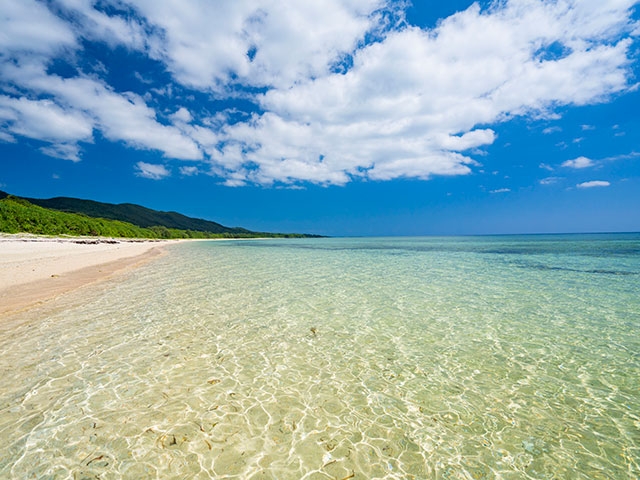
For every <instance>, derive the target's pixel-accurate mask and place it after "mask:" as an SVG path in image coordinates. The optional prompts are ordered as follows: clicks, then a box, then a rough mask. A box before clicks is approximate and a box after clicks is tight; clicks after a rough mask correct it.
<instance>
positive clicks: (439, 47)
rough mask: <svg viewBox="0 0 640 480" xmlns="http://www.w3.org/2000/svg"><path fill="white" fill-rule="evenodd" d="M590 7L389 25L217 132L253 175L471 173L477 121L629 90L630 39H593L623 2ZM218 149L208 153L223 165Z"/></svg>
mask: <svg viewBox="0 0 640 480" xmlns="http://www.w3.org/2000/svg"><path fill="white" fill-rule="evenodd" d="M589 5H590V8H586V7H584V6H583V5H582V6H579V5H577V4H576V3H574V2H570V3H567V2H559V3H548V2H538V1H536V2H529V1H520V2H515V1H512V2H506V3H504V4H502V3H500V4H496V5H495V6H494V8H492V10H491V11H490V12H488V13H483V12H481V11H480V9H479V7H477V5H476V6H473V7H471V8H469V9H468V10H467V11H465V12H461V13H459V14H457V15H455V16H453V17H450V18H449V19H446V20H445V21H443V22H442V23H441V24H440V25H439V27H437V29H435V30H433V31H424V30H420V29H418V28H412V27H410V28H405V29H403V30H400V31H395V32H392V33H390V34H389V35H388V36H387V37H386V38H385V39H384V41H382V42H379V43H374V44H371V45H368V46H366V47H364V48H362V49H360V50H358V51H357V52H355V55H354V58H353V68H351V69H350V70H349V71H348V72H346V73H345V74H332V75H326V76H324V77H320V78H316V79H312V80H310V81H307V82H301V83H298V84H295V85H294V86H292V87H291V88H288V89H277V88H274V89H271V90H269V91H268V92H266V93H265V94H264V95H263V96H262V97H260V102H261V106H262V107H263V108H264V109H265V110H266V111H267V113H265V114H264V115H263V116H261V117H254V118H253V119H252V120H251V121H250V122H247V123H244V124H236V125H234V126H232V127H228V128H226V129H225V130H224V131H223V134H224V135H226V138H227V139H228V140H229V141H232V142H236V143H239V144H240V146H241V147H240V148H239V149H235V150H234V151H233V162H231V163H233V164H235V165H239V166H240V167H239V168H237V169H235V170H234V171H236V172H240V171H241V170H242V165H244V164H247V163H251V164H252V165H254V166H255V165H257V166H258V167H259V168H258V169H257V170H256V169H255V167H254V168H253V169H252V170H251V171H249V172H247V176H246V179H247V180H249V181H258V182H261V183H271V182H273V181H278V180H279V181H284V182H289V181H295V180H306V181H315V182H318V183H337V184H341V183H345V182H347V181H349V180H350V178H352V177H359V176H362V177H368V178H372V179H380V180H383V179H391V178H397V177H418V178H429V177H430V176H432V175H461V174H467V173H469V172H470V171H471V170H470V166H472V165H474V164H475V162H474V160H473V159H472V158H471V157H470V156H469V155H468V154H465V153H464V151H465V150H467V149H470V148H473V147H480V146H483V145H489V144H491V143H492V142H493V141H494V139H495V134H494V132H493V131H492V130H491V129H488V128H483V129H478V128H477V126H478V125H490V124H494V123H496V122H501V121H505V120H507V119H509V118H510V117H512V116H514V115H527V114H531V113H535V114H536V115H550V116H552V115H551V114H552V112H551V109H552V108H554V107H555V106H557V105H570V104H577V105H581V104H585V103H589V102H597V101H601V100H602V99H603V98H604V97H606V96H607V95H610V94H612V93H615V92H618V91H621V90H623V89H624V88H625V87H626V85H627V73H628V72H627V70H626V67H627V65H628V62H629V60H628V58H627V52H628V49H629V45H630V44H629V42H628V41H626V40H622V41H619V42H617V43H615V42H612V43H603V44H598V41H599V40H602V39H604V38H605V37H606V38H607V39H608V38H609V37H608V36H607V35H609V34H610V32H612V31H613V30H614V28H622V27H621V26H620V25H625V24H626V23H625V22H626V21H627V16H626V15H627V11H626V8H627V7H629V6H630V3H629V2H626V3H625V4H623V3H618V4H617V5H618V6H617V7H616V8H613V7H611V6H607V7H603V6H601V5H600V4H595V3H591V4H589ZM570 6H571V8H569V7H570ZM599 15H603V18H608V19H609V22H610V23H609V24H608V27H609V30H607V29H603V25H604V23H602V18H599ZM557 42H560V43H562V44H564V45H566V47H567V49H568V53H567V54H566V55H565V56H564V57H562V58H559V59H551V60H541V59H540V57H539V56H538V52H539V50H540V49H541V47H544V46H548V45H551V44H555V43H557ZM239 151H240V152H241V153H238V152H239ZM225 153H226V150H222V155H220V156H219V157H216V158H214V161H215V162H218V163H219V164H225V162H226V159H225V156H226V155H225ZM224 166H225V167H227V168H228V167H229V166H228V165H224Z"/></svg>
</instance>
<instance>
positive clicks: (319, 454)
mask: <svg viewBox="0 0 640 480" xmlns="http://www.w3.org/2000/svg"><path fill="white" fill-rule="evenodd" d="M639 327H640V236H639V235H594V236H546V237H545V236H525V237H468V238H388V239H379V238H378V239H313V240H277V241H268V240H260V241H242V242H196V243H188V244H180V245H176V246H173V247H170V254H169V255H167V256H165V257H163V258H162V259H160V260H158V261H155V262H154V263H152V264H149V265H147V266H145V267H143V268H141V269H139V270H136V271H134V272H132V273H130V274H128V275H127V277H126V278H124V279H120V280H119V281H118V282H113V283H110V284H103V285H102V286H100V287H99V288H96V287H94V288H91V289H83V290H79V291H77V292H75V293H73V294H70V295H67V296H65V297H63V298H62V299H60V300H59V301H57V302H55V303H54V304H48V305H46V306H44V307H42V308H39V309H35V310H31V311H29V312H27V313H22V314H20V315H18V316H17V317H15V318H12V319H8V320H4V321H3V322H2V323H1V324H0V478H16V479H26V478H38V479H43V478H56V479H57V478H73V479H90V478H91V479H93V478H100V479H118V478H131V479H137V478H161V479H172V478H176V479H178V478H185V479H186V478H197V479H208V478H230V479H231V478H234V479H235V478H237V479H244V478H253V479H262V478H265V479H268V478H278V479H298V478H307V479H330V478H337V479H349V478H354V479H370V478H436V479H440V478H442V479H445V478H457V479H470V478H487V479H489V478H504V479H520V478H535V479H551V478H554V479H565V478H566V479H618V478H619V479H627V478H638V477H639V476H640V467H639V463H640V335H639Z"/></svg>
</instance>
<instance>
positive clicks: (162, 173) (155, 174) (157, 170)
mask: <svg viewBox="0 0 640 480" xmlns="http://www.w3.org/2000/svg"><path fill="white" fill-rule="evenodd" d="M135 171H136V175H137V176H139V177H142V178H149V179H151V180H161V179H163V178H166V177H168V176H170V175H171V172H170V171H169V170H167V168H166V167H165V166H164V165H156V164H153V163H146V162H138V163H136V168H135Z"/></svg>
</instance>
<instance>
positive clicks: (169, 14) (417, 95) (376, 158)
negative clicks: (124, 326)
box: [0, 0, 637, 185]
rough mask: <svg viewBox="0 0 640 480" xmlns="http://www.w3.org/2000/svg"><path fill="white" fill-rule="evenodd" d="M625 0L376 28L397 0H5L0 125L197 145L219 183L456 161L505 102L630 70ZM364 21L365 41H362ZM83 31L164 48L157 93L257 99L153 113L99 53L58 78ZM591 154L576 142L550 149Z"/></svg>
mask: <svg viewBox="0 0 640 480" xmlns="http://www.w3.org/2000/svg"><path fill="white" fill-rule="evenodd" d="M636 3H637V2H636V1H635V0H613V1H608V2H597V1H584V0H557V1H555V0H554V1H551V0H503V1H495V2H493V3H492V4H491V5H490V6H489V7H488V8H486V9H485V10H482V9H481V8H480V6H479V5H478V4H474V5H472V6H471V7H470V8H468V9H467V10H465V11H463V12H459V13H458V14H456V15H454V16H452V17H449V18H447V19H445V20H443V21H442V22H440V23H439V24H438V26H437V27H436V28H434V29H432V30H424V29H420V28H417V27H412V26H407V25H406V24H399V25H394V26H393V28H390V27H389V25H387V23H386V22H387V20H385V18H388V17H385V15H382V14H380V9H387V10H392V9H394V8H396V9H397V8H400V6H402V5H403V2H391V1H389V0H309V1H306V2H294V1H287V2H282V1H277V0H251V1H249V0H236V1H219V2H210V1H207V0H190V1H177V0H118V1H108V2H106V3H104V2H100V3H99V4H98V3H96V2H95V1H92V0H59V1H57V2H55V3H43V2H35V1H34V0H23V1H21V2H2V3H0V32H2V33H0V52H8V54H9V55H10V56H9V57H5V56H2V55H1V54H0V82H2V83H3V84H11V85H13V86H19V93H15V94H13V95H12V94H8V93H7V92H8V90H6V89H5V95H6V96H5V97H3V98H4V104H0V139H5V140H9V141H10V140H11V139H14V137H15V136H17V135H18V136H30V137H31V138H37V139H40V140H46V141H49V142H51V143H52V146H50V147H45V150H46V151H48V152H49V153H48V154H53V153H56V154H57V156H63V157H64V152H65V151H66V152H67V155H66V157H65V158H72V159H74V158H77V157H78V155H79V153H78V152H79V150H78V147H77V142H80V141H91V139H92V132H93V130H99V131H100V132H101V134H102V136H104V137H105V138H107V139H109V140H111V141H122V142H124V143H126V144H127V145H129V146H131V147H133V148H138V149H146V150H157V151H160V152H162V153H163V154H164V156H165V157H167V158H175V159H182V160H203V158H205V156H206V159H207V160H208V161H209V162H210V164H211V165H210V170H211V172H212V173H213V174H215V175H219V176H221V177H222V178H223V180H225V181H226V183H227V184H229V185H242V184H246V183H259V184H273V183H279V182H281V183H285V184H295V183H296V182H313V183H319V184H345V183H347V182H349V181H351V180H352V179H354V178H368V179H373V180H388V179H393V178H399V177H415V178H422V179H428V178H430V177H432V176H434V175H465V174H469V173H471V172H472V169H473V167H476V166H479V163H478V162H477V161H476V160H475V159H474V157H475V156H480V155H482V154H483V153H484V150H483V149H484V148H485V147H487V146H488V145H491V144H492V143H494V142H495V140H496V133H495V131H494V128H492V126H493V125H495V124H497V123H499V122H505V121H509V119H511V118H513V117H514V116H531V117H534V118H546V119H555V118H558V117H559V116H558V114H557V113H556V112H555V111H554V110H555V109H556V108H557V107H559V106H566V105H584V104H590V103H596V102H602V101H606V100H607V99H608V98H610V96H612V95H614V94H617V93H620V92H624V91H625V90H626V89H628V88H629V87H630V85H629V79H630V75H631V72H630V64H631V60H630V49H631V41H630V39H629V35H630V33H631V32H632V31H633V30H634V29H636V30H637V25H635V24H634V23H633V21H632V20H631V14H630V11H631V9H632V8H633V7H634V5H635V4H636ZM47 5H50V6H51V8H54V7H60V8H62V9H63V11H64V15H63V16H62V17H57V16H55V15H53V14H52V13H51V10H49V9H48V8H47ZM105 5H107V6H108V7H110V10H109V11H110V13H109V14H107V13H105V12H106V10H105V9H101V8H100V7H101V6H102V7H104V6H105ZM117 10H123V11H125V12H126V13H125V14H114V13H113V11H117ZM63 17H64V18H65V19H66V20H62V18H63ZM5 32H9V34H5ZM368 36H373V37H375V38H376V41H375V42H370V43H368V44H366V43H365V39H367V38H369V37H368ZM82 39H88V40H100V41H104V42H106V45H107V47H108V48H114V47H115V46H125V47H126V48H128V49H130V50H136V51H137V53H136V54H140V55H147V56H148V57H150V58H151V59H153V60H159V61H160V62H162V63H164V67H165V68H166V70H167V71H168V72H169V73H170V74H171V75H172V76H173V79H174V80H175V81H176V82H178V83H179V84H181V86H176V87H174V86H172V85H171V84H167V85H162V89H158V88H155V89H154V88H151V86H149V91H150V92H154V94H155V95H164V97H165V98H164V99H163V100H165V101H168V100H172V99H173V98H178V96H179V94H177V93H176V92H178V91H179V90H180V89H183V88H186V89H195V90H198V91H200V92H204V93H206V94H208V95H210V94H213V96H214V98H216V99H225V98H228V97H227V95H241V96H244V98H246V99H247V100H249V101H253V102H255V103H256V104H258V106H259V107H260V109H259V111H260V112H261V113H260V114H257V113H256V114H253V115H252V116H250V117H245V118H244V119H243V120H242V121H240V122H237V119H238V117H235V120H234V121H231V120H230V119H231V115H227V114H220V115H217V116H216V117H215V118H212V119H199V118H194V115H192V113H191V112H190V111H189V110H187V108H185V107H183V106H182V105H188V104H186V103H182V102H181V103H182V105H174V106H173V107H172V110H171V111H173V112H174V113H173V114H172V115H169V120H170V121H172V122H173V124H169V125H167V124H164V123H162V122H161V121H159V120H158V115H157V114H156V111H155V110H154V108H152V106H151V105H153V103H151V100H152V98H153V97H152V94H149V96H144V97H143V96H141V95H138V94H135V93H131V92H122V91H117V90H116V89H115V88H114V87H113V86H111V85H109V84H107V83H106V81H105V80H102V79H101V78H100V75H104V73H101V72H99V71H94V72H90V73H87V72H85V73H79V74H78V75H77V76H75V77H72V78H62V77H60V76H56V75H53V74H51V73H49V72H48V71H47V68H46V66H47V65H49V64H50V61H51V60H52V59H54V58H57V55H59V54H60V52H67V55H68V56H69V57H72V56H73V55H78V56H82V55H83V54H85V52H82V50H81V49H82V45H83V43H82V41H81V40H82ZM558 51H560V52H562V53H561V54H558ZM137 67H138V66H137V65H136V68H137ZM132 75H134V76H135V77H136V78H138V79H144V78H147V74H146V73H145V72H142V73H141V72H139V71H134V72H133V74H132ZM0 86H2V85H1V84H0ZM158 86H160V85H156V87H158ZM245 87H251V88H252V89H251V90H246V89H245ZM253 87H258V89H255V88H253ZM16 88H18V87H16ZM183 91H184V90H183ZM256 92H260V93H256ZM43 98H48V99H49V100H42V99H43ZM170 108H171V107H170ZM166 111H167V110H165V113H166ZM192 111H193V110H192ZM234 122H235V123H234ZM63 125H66V126H67V128H62V127H63ZM554 131H557V128H556V127H549V128H548V129H545V130H544V131H543V133H553V132H554ZM74 148H75V149H76V150H75V154H74ZM572 162H573V163H572ZM589 162H591V163H589ZM565 164H566V165H565ZM592 165H593V162H592V161H591V160H589V159H587V158H586V157H580V158H578V159H575V160H570V161H567V162H565V163H564V164H563V166H567V167H570V168H586V167H588V166H592ZM151 167H153V168H156V169H158V168H160V167H161V168H164V170H163V171H162V170H156V171H155V173H153V168H151ZM136 168H137V171H138V174H139V175H142V176H149V178H156V177H157V176H158V175H159V176H160V178H162V177H163V176H166V175H168V174H169V171H168V170H166V168H165V167H163V166H162V165H151V164H146V163H144V162H140V163H139V164H137V167H136ZM188 168H189V167H187V170H184V172H188V171H190V170H188ZM145 172H147V173H145ZM184 172H183V175H184V174H185V173H184ZM154 175H155V176H156V177H154Z"/></svg>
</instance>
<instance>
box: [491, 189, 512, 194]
mask: <svg viewBox="0 0 640 480" xmlns="http://www.w3.org/2000/svg"><path fill="white" fill-rule="evenodd" d="M510 191H511V189H510V188H498V189H497V190H491V191H490V192H489V193H508V192H510Z"/></svg>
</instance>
